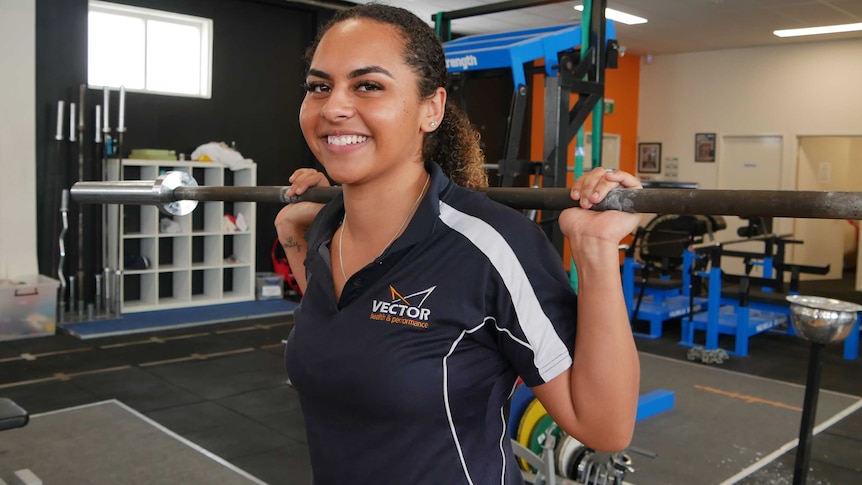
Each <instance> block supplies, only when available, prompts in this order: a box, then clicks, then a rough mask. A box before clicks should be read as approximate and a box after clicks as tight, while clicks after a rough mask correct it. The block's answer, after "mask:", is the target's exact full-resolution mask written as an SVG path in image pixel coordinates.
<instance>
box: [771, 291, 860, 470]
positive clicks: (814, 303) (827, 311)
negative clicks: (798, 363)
mask: <svg viewBox="0 0 862 485" xmlns="http://www.w3.org/2000/svg"><path fill="white" fill-rule="evenodd" d="M787 301H789V302H790V316H791V322H792V324H793V327H794V328H795V329H796V333H797V335H799V336H800V337H801V338H803V339H805V340H808V341H809V342H811V351H810V353H809V357H808V377H807V380H806V383H805V400H804V405H803V407H802V420H801V423H800V427H799V447H798V448H797V449H796V461H795V462H794V466H793V485H803V484H804V483H805V482H806V477H807V475H808V460H809V459H810V457H811V441H812V440H813V439H814V433H813V430H814V418H815V415H816V414H817V398H818V396H819V392H820V374H821V371H822V369H823V349H824V348H825V346H826V344H829V343H832V342H840V341H842V340H844V339H845V338H847V336H848V335H849V334H850V332H851V330H852V329H853V328H854V327H856V328H858V326H859V324H858V322H859V312H860V311H862V306H860V305H856V304H854V303H848V302H845V301H841V300H835V299H832V298H822V297H817V296H802V295H790V296H788V297H787Z"/></svg>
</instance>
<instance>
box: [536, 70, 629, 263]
mask: <svg viewBox="0 0 862 485" xmlns="http://www.w3.org/2000/svg"><path fill="white" fill-rule="evenodd" d="M640 60H641V58H640V56H633V55H627V56H624V57H620V58H619V63H618V67H617V68H616V69H608V70H606V71H605V99H612V100H614V112H613V113H611V114H605V115H604V116H603V117H602V118H603V120H602V121H603V132H604V133H614V134H618V135H620V169H622V170H625V171H626V172H629V173H635V166H636V165H635V160H636V157H637V140H638V92H639V90H640V64H641V63H640ZM543 78H544V76H543V75H541V74H537V75H534V76H533V86H534V88H533V92H532V96H533V99H532V103H533V112H532V113H531V116H532V119H531V122H532V133H530V159H531V160H543V159H544V154H543V153H542V152H543V143H544V130H545V110H544V100H545V92H544V91H545V90H544V80H543ZM577 99H578V96H577V95H572V99H571V103H570V104H569V107H570V109H571V107H573V106H574V105H575V102H576V101H577ZM592 121H593V116H592V114H590V116H589V117H588V118H587V121H586V123H584V129H585V130H586V131H591V130H592ZM575 145H576V140H575V139H572V142H571V143H570V144H569V149H568V162H567V163H568V166H569V167H573V166H574V164H575V155H574V153H575ZM584 165H585V166H589V163H588V162H587V161H586V160H585V161H584ZM573 175H574V174H573V173H572V172H569V178H568V180H567V182H566V185H567V186H571V184H572V179H573ZM620 257H622V255H621V256H620ZM570 261H571V256H570V254H569V247H568V244H567V245H566V247H565V249H564V254H563V263H564V265H565V266H566V268H567V269H568V267H569V262H570Z"/></svg>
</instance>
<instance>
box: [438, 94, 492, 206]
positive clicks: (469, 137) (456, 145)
mask: <svg viewBox="0 0 862 485" xmlns="http://www.w3.org/2000/svg"><path fill="white" fill-rule="evenodd" d="M422 155H423V156H424V158H425V159H426V160H428V159H430V160H433V161H435V162H437V163H438V164H439V165H440V167H441V168H442V169H443V173H445V174H446V175H447V176H448V177H449V178H450V179H452V181H453V182H455V183H456V184H458V185H460V186H462V187H468V188H471V189H477V188H483V187H487V186H488V173H487V172H486V171H485V154H484V153H483V152H482V148H481V146H480V144H479V132H478V131H477V130H476V128H474V127H473V125H472V124H471V123H470V120H468V119H467V116H466V115H465V114H464V112H463V111H461V110H460V109H459V108H458V107H457V106H455V105H454V104H452V103H447V104H446V114H445V115H444V116H443V120H442V121H441V123H440V127H439V128H438V129H437V130H435V131H433V132H431V133H428V134H427V135H426V137H425V146H424V148H423V153H422Z"/></svg>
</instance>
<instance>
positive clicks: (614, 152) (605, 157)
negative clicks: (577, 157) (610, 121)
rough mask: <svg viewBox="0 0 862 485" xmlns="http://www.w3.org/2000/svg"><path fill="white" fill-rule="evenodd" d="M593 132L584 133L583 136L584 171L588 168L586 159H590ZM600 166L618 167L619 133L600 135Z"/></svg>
mask: <svg viewBox="0 0 862 485" xmlns="http://www.w3.org/2000/svg"><path fill="white" fill-rule="evenodd" d="M592 153H593V134H592V133H586V136H585V137H584V171H588V170H589V162H588V160H591V159H592ZM599 165H601V166H602V167H605V168H620V135H616V134H613V133H604V134H603V135H602V163H600V164H599Z"/></svg>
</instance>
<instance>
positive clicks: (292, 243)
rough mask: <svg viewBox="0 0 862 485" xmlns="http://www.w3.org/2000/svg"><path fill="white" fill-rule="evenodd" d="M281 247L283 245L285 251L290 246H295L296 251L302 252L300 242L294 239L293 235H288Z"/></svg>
mask: <svg viewBox="0 0 862 485" xmlns="http://www.w3.org/2000/svg"><path fill="white" fill-rule="evenodd" d="M281 247H283V248H284V250H285V251H287V250H288V249H290V248H296V252H297V253H301V252H302V244H301V243H300V242H299V241H297V240H296V239H294V238H293V236H288V237H287V242H285V243H284V244H282V245H281Z"/></svg>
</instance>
